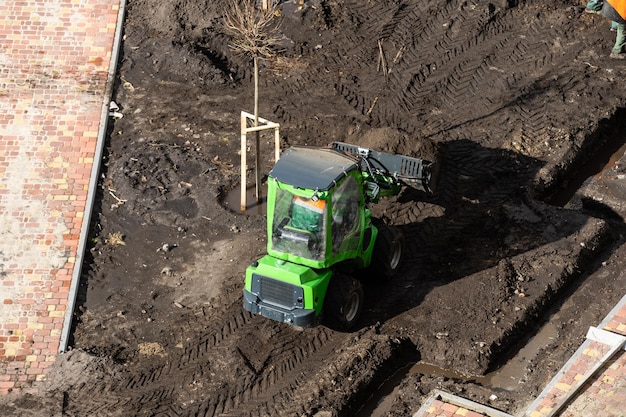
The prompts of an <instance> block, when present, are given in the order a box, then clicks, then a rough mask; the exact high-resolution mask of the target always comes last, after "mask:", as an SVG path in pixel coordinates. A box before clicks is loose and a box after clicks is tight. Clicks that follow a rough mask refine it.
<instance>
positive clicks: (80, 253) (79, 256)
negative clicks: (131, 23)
mask: <svg viewBox="0 0 626 417" xmlns="http://www.w3.org/2000/svg"><path fill="white" fill-rule="evenodd" d="M119 3H120V4H119V10H118V14H117V26H116V28H115V37H114V38H113V48H112V51H111V61H110V63H109V73H108V75H107V81H106V86H105V90H104V97H103V100H102V110H101V114H100V125H99V128H98V139H97V142H96V149H95V152H94V157H93V165H92V167H91V175H90V178H89V192H88V194H87V201H86V202H85V215H84V216H83V222H82V225H81V230H80V236H79V239H78V249H77V251H76V263H75V264H74V270H73V272H72V282H71V284H70V289H69V296H68V300H67V306H66V309H65V317H64V318H63V328H62V329H61V339H60V343H59V353H63V352H66V351H67V348H68V346H67V345H68V343H69V335H70V331H71V328H72V317H73V315H74V307H75V304H76V298H77V295H78V286H79V283H80V275H81V271H82V266H83V260H84V254H85V249H86V246H87V239H88V234H89V225H90V223H91V214H92V213H91V211H92V210H93V204H94V200H95V196H96V190H97V187H98V176H99V175H100V163H101V161H102V152H103V149H104V141H105V137H106V132H107V127H108V118H109V103H110V102H111V94H112V92H113V83H114V82H115V75H116V73H117V60H118V56H119V50H120V43H121V38H122V30H123V27H124V17H125V13H126V0H119Z"/></svg>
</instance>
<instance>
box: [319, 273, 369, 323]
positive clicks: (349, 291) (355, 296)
mask: <svg viewBox="0 0 626 417" xmlns="http://www.w3.org/2000/svg"><path fill="white" fill-rule="evenodd" d="M364 299H365V296H364V293H363V287H362V285H361V283H360V282H359V281H358V280H356V279H354V278H352V277H351V276H349V275H344V274H334V275H333V277H332V278H331V279H330V284H329V285H328V290H327V291H326V301H325V302H324V321H325V322H326V325H327V326H328V327H330V328H331V329H333V330H339V331H347V330H350V329H351V328H352V327H354V325H355V324H356V322H357V320H358V319H359V316H360V315H361V310H362V309H363V302H364Z"/></svg>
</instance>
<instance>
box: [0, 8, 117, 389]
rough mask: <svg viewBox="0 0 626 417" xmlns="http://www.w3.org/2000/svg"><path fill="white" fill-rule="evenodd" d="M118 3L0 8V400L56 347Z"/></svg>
mask: <svg viewBox="0 0 626 417" xmlns="http://www.w3.org/2000/svg"><path fill="white" fill-rule="evenodd" d="M121 1H123V0H29V1H25V0H21V1H20V0H4V1H2V2H0V279H1V285H0V393H6V392H8V391H10V390H13V389H19V388H24V387H28V386H30V385H32V383H33V382H35V381H40V380H43V379H44V378H45V374H46V368H48V367H49V366H50V365H51V364H52V363H53V362H54V360H55V357H56V354H57V352H58V350H59V347H60V338H61V331H62V328H63V323H64V316H65V312H66V306H67V304H68V296H69V288H70V283H71V280H72V275H73V271H74V267H75V262H76V258H77V248H78V239H79V236H80V232H81V227H82V221H83V217H84V215H85V209H86V207H85V205H86V201H87V193H88V188H89V179H90V175H91V169H92V165H93V158H94V154H95V147H96V142H97V137H98V131H99V128H100V119H101V114H102V108H103V102H104V99H105V97H104V96H105V91H106V82H107V77H108V72H109V65H110V61H111V57H112V48H113V44H114V35H115V30H116V26H117V19H118V11H119V9H120V7H121V4H122V3H121Z"/></svg>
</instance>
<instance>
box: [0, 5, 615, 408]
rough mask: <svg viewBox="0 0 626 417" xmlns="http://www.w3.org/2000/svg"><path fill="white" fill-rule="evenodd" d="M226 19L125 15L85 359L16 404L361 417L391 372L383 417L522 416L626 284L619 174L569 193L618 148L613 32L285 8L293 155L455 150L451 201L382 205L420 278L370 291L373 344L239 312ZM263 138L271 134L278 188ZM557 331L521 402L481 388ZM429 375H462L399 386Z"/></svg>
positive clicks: (77, 350) (266, 72) (140, 9)
mask: <svg viewBox="0 0 626 417" xmlns="http://www.w3.org/2000/svg"><path fill="white" fill-rule="evenodd" d="M221 7H223V5H222V2H215V1H210V0H159V1H155V0H128V4H127V15H126V21H125V30H124V40H123V51H122V54H121V57H120V63H119V74H118V79H117V82H116V86H115V91H114V97H113V99H114V100H115V102H116V103H117V104H118V105H119V106H120V110H119V111H120V112H121V113H123V115H124V117H123V118H122V119H118V120H111V123H110V125H109V135H108V141H107V146H106V150H105V161H104V164H103V171H102V176H101V182H100V188H99V198H98V203H97V206H96V207H95V208H94V215H93V225H92V229H91V235H90V246H89V253H88V254H87V257H86V258H87V260H86V262H85V265H84V268H83V276H82V281H81V286H80V294H79V299H78V307H77V310H76V312H75V328H74V330H73V332H72V340H71V346H72V350H71V351H70V352H68V353H66V354H63V355H61V356H60V357H59V359H58V361H57V364H56V365H55V367H54V369H53V371H52V372H51V374H50V375H49V377H48V380H47V381H46V383H45V384H44V385H42V386H41V390H40V391H41V393H40V394H37V395H35V394H20V395H13V396H9V397H8V398H7V399H4V400H3V401H4V403H5V407H6V408H5V409H6V410H8V411H9V412H13V413H14V415H32V416H40V415H41V416H43V415H55V416H56V415H63V416H131V415H137V416H160V415H168V416H172V415H180V416H278V415H281V416H282V415H284V416H318V417H321V416H353V415H356V414H357V412H358V410H359V409H362V407H363V406H364V404H365V405H366V404H368V399H369V398H370V397H371V396H372V395H376V392H377V390H378V387H379V386H380V384H381V383H382V382H383V381H384V380H385V379H386V378H388V377H390V376H391V375H392V374H396V378H397V379H398V383H399V387H397V388H396V390H395V391H394V392H393V394H392V395H393V396H392V397H391V398H388V399H387V402H388V403H389V404H390V405H389V406H388V409H387V410H385V411H384V412H380V411H379V415H382V414H384V415H389V416H408V415H411V414H412V413H413V412H415V411H416V410H417V409H418V408H419V406H420V401H421V400H422V399H423V398H424V397H425V396H426V395H428V393H429V392H430V390H431V389H433V388H443V389H446V390H448V391H450V392H453V393H456V394H459V395H462V396H464V397H466V398H470V399H473V400H477V401H480V402H483V403H485V404H490V405H492V406H493V407H496V408H498V409H501V410H503V411H506V412H509V413H515V412H519V411H520V410H523V409H524V407H525V406H526V405H527V404H528V403H529V402H530V401H532V400H533V399H534V397H535V396H536V394H537V393H538V392H539V391H540V390H541V389H542V388H543V387H544V386H545V384H546V383H547V382H548V381H549V379H550V378H551V377H552V376H553V375H554V373H555V372H556V371H557V370H558V369H559V368H560V367H561V366H562V365H563V363H564V362H565V361H566V360H567V358H568V356H569V355H571V354H572V353H573V352H574V351H575V349H576V348H577V347H578V345H579V344H580V343H581V341H582V340H583V339H584V335H585V333H586V331H587V328H588V327H589V326H592V325H597V324H598V323H599V322H600V321H601V319H602V318H603V317H604V316H605V315H606V314H607V313H608V312H609V311H610V309H611V307H612V306H613V305H614V303H615V302H616V301H617V300H619V299H620V298H621V297H622V295H623V294H624V290H625V289H626V288H625V287H626V284H625V283H624V278H623V277H622V276H621V271H623V270H624V269H625V268H626V265H624V263H625V262H626V261H625V259H626V256H624V251H626V249H625V246H624V245H623V242H624V237H623V233H624V230H626V229H625V228H624V221H623V216H624V213H623V212H622V213H620V209H621V205H620V204H621V199H620V192H619V190H621V189H622V188H620V187H623V185H622V184H621V182H620V180H621V179H623V178H624V174H623V173H622V172H621V171H620V165H619V162H618V164H617V165H616V166H615V167H614V168H613V170H614V171H616V172H614V175H613V176H612V177H611V178H612V181H613V182H611V187H613V190H614V191H615V190H616V189H617V190H618V191H617V192H614V193H613V194H614V195H613V197H612V200H610V199H603V197H602V196H603V191H602V189H600V188H601V187H600V188H598V187H596V188H593V187H592V186H590V185H589V184H587V188H586V190H587V191H586V192H585V193H579V194H576V196H575V197H574V198H573V199H570V197H572V195H573V191H567V190H565V191H563V189H564V188H566V186H569V187H570V189H571V187H572V185H573V186H577V184H575V181H574V179H575V176H576V174H577V172H579V171H580V170H581V168H582V167H584V165H585V162H586V161H587V160H588V159H589V158H590V157H591V156H592V155H593V154H594V153H596V152H603V151H602V149H603V146H604V144H605V143H607V141H608V140H609V138H612V137H615V136H616V135H618V136H619V135H620V134H621V135H622V137H623V135H624V132H625V130H624V127H625V126H624V125H625V123H626V122H625V120H626V119H625V118H624V107H625V105H626V92H625V90H624V89H623V82H622V80H623V77H624V75H625V74H626V66H625V65H626V64H624V62H622V61H616V60H611V59H609V57H608V55H609V52H610V49H611V47H612V44H613V41H614V33H612V32H610V31H609V22H608V21H606V20H604V19H603V18H601V17H600V16H597V15H589V14H585V13H583V8H584V7H583V4H582V3H581V2H579V1H573V0H572V1H556V0H537V1H531V0H529V1H523V0H519V1H512V0H508V1H492V2H489V1H481V0H469V1H458V0H447V1H444V0H431V1H420V0H387V1H382V0H371V1H363V0H311V1H307V2H306V4H305V6H304V8H302V9H298V8H297V7H296V6H295V5H294V4H293V3H282V4H281V5H280V10H281V13H280V14H281V16H280V19H281V26H280V27H281V32H282V40H281V42H280V50H279V51H277V53H276V56H275V57H274V58H272V59H268V60H265V61H263V62H262V65H261V71H260V82H261V101H260V114H261V116H262V117H264V118H266V119H269V120H271V121H273V122H277V123H280V135H281V147H282V148H286V147H288V146H290V145H295V144H299V145H302V144H307V145H326V144H328V143H330V142H331V141H334V140H341V141H344V142H349V143H354V144H359V145H367V146H371V147H374V148H377V149H378V150H386V151H391V152H398V153H401V154H407V155H413V156H419V155H422V154H423V152H424V151H425V150H426V151H427V153H428V152H429V151H430V150H431V149H433V146H436V147H437V148H438V149H443V151H441V153H440V156H441V157H442V158H443V159H442V160H443V161H444V165H443V169H442V173H441V180H440V182H439V186H438V188H437V190H436V192H435V193H433V194H432V195H427V194H424V193H421V192H416V191H410V190H406V191H405V192H403V193H402V194H401V195H400V196H398V197H396V198H393V199H391V200H389V201H385V202H383V203H381V204H380V205H377V206H376V207H373V210H374V212H375V214H376V215H378V216H379V217H382V218H384V219H385V220H386V221H387V222H389V223H392V224H395V225H398V226H399V227H400V228H401V229H402V230H403V232H404V234H405V235H406V236H407V244H408V245H407V246H408V247H407V249H408V259H407V261H406V262H405V264H404V266H403V269H402V273H401V275H400V276H399V277H398V278H397V279H396V280H395V281H393V282H391V283H381V282H379V281H377V280H375V279H372V278H369V279H365V278H364V283H365V289H366V297H367V305H366V309H365V312H364V314H363V316H362V318H361V320H360V323H359V326H358V328H357V329H356V330H355V331H354V332H351V333H338V332H335V331H332V330H330V329H329V328H327V327H325V326H318V327H315V328H311V329H304V330H302V329H295V328H293V327H290V326H288V325H283V324H279V323H275V322H271V321H269V320H267V319H264V318H261V317H256V316H251V315H250V314H249V313H247V312H245V311H244V310H243V307H242V289H243V277H244V271H245V268H246V266H247V265H248V264H249V263H250V262H252V261H253V260H255V259H256V258H258V257H259V256H261V255H262V254H263V253H264V250H265V243H266V240H265V229H264V227H265V222H264V218H263V216H262V215H259V214H258V211H256V210H254V209H253V210H249V211H248V213H247V214H241V213H239V212H238V210H237V208H238V204H239V200H238V197H237V196H238V193H237V186H238V185H239V183H240V171H239V168H240V155H239V150H240V138H239V129H240V124H239V123H240V112H241V111H242V110H244V111H248V112H251V111H252V110H253V89H252V87H253V83H252V65H251V62H250V60H249V59H247V58H246V57H242V56H239V55H237V54H235V52H234V51H233V50H232V49H231V48H229V44H230V43H231V42H232V40H231V39H230V38H229V37H228V36H227V35H225V33H224V30H223V27H222V22H223V20H222V12H223V10H222V9H221ZM271 141H272V139H271V137H269V136H268V137H266V136H262V137H261V143H262V149H261V154H262V157H263V167H262V169H263V172H267V171H268V170H269V168H270V166H271V149H272V144H271ZM622 143H623V141H622ZM254 152H256V149H255V148H254V147H252V148H251V149H250V155H251V158H252V157H253V155H254ZM253 178H254V175H253V172H252V171H250V172H249V173H248V181H249V182H251V181H253ZM598 181H599V180H598ZM621 195H623V194H621ZM570 200H571V201H570ZM555 313H556V314H555ZM551 314H555V315H554V316H553V322H552V325H553V326H554V328H555V329H557V332H556V334H555V335H553V337H551V338H549V339H547V340H546V344H545V347H544V348H541V349H538V350H537V351H536V352H534V353H533V355H532V357H529V358H525V359H527V360H525V359H524V358H522V363H523V366H522V368H521V369H520V371H519V374H518V375H515V383H516V386H514V387H511V386H510V384H504V385H503V384H497V383H493V381H492V380H490V379H485V378H481V377H482V376H484V375H485V374H490V373H491V372H493V371H494V370H497V369H498V367H499V366H501V365H502V364H504V363H505V362H506V360H507V359H508V358H509V357H511V356H513V355H515V353H516V352H517V351H518V350H519V349H520V347H521V346H523V345H524V343H525V342H526V341H527V340H528V338H529V337H531V336H532V335H533V334H534V333H535V332H536V331H537V329H538V327H539V325H540V324H542V323H543V322H545V321H546V320H547V319H548V317H549V316H550V315H551ZM518 360H519V359H518ZM418 361H421V362H422V363H424V364H429V365H432V369H445V370H448V371H450V372H448V374H447V375H446V374H445V373H443V372H441V373H438V372H434V373H431V374H429V373H416V372H412V373H408V374H406V375H405V374H404V373H406V369H407V368H406V364H407V363H414V362H418ZM398 370H401V371H400V372H399V373H396V371H398ZM450 374H452V375H454V376H453V377H451V376H450ZM494 392H495V393H496V394H497V398H495V399H491V400H490V399H489V397H490V396H491V394H493V393H494ZM367 407H369V406H367V405H366V409H363V410H367ZM366 412H367V411H361V413H362V414H361V415H369V414H366Z"/></svg>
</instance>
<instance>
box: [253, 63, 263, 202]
mask: <svg viewBox="0 0 626 417" xmlns="http://www.w3.org/2000/svg"><path fill="white" fill-rule="evenodd" d="M253 60H254V127H257V126H258V125H259V57H258V56H254V58H253ZM260 134H261V133H260V132H259V131H258V130H257V131H256V132H254V138H255V144H254V145H255V151H256V154H255V155H256V156H255V163H254V180H255V181H254V182H255V195H256V202H257V204H258V203H260V202H261V171H260V165H261V149H260V146H261V140H260Z"/></svg>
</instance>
